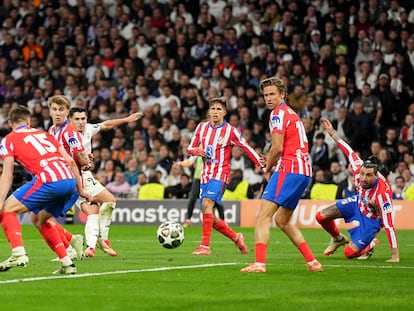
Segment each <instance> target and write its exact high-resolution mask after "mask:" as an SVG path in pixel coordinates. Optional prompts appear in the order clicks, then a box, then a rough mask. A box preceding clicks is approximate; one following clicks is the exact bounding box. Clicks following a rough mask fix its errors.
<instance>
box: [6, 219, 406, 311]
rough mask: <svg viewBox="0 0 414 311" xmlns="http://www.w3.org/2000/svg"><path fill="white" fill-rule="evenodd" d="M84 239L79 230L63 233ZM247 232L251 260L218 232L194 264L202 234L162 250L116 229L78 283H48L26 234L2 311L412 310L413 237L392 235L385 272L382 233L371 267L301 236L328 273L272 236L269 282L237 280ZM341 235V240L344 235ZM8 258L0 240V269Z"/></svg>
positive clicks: (45, 259) (42, 255)
mask: <svg viewBox="0 0 414 311" xmlns="http://www.w3.org/2000/svg"><path fill="white" fill-rule="evenodd" d="M67 228H68V229H69V230H71V231H72V232H73V233H83V226H77V225H76V226H67ZM236 229H237V230H238V231H241V232H244V233H245V236H246V243H247V244H248V246H249V250H250V251H249V254H248V255H241V254H239V252H238V249H237V248H236V247H235V246H234V244H233V243H232V242H231V241H230V240H228V239H227V238H225V237H223V236H221V235H220V234H218V233H217V232H213V236H212V243H211V248H212V254H211V256H192V255H191V252H192V251H193V250H194V249H195V248H196V247H197V246H198V244H199V242H200V237H201V228H200V227H189V228H187V229H186V230H185V241H184V244H183V245H182V246H180V247H179V248H177V249H173V250H169V249H164V248H163V247H161V246H160V245H159V244H158V242H157V240H156V228H155V227H149V226H146V227H145V226H112V228H111V232H110V235H111V240H112V244H113V247H114V248H115V249H116V250H117V251H118V253H119V256H118V257H113V258H112V257H109V256H107V255H105V254H103V253H102V252H101V251H99V250H97V252H96V255H95V258H85V259H84V260H82V261H81V262H75V263H76V266H77V269H78V274H77V275H75V276H74V277H72V276H58V277H57V276H54V275H52V271H54V270H55V269H57V268H58V263H56V262H51V261H50V259H52V258H53V257H54V254H53V253H52V252H51V251H50V250H49V249H48V248H47V246H46V244H45V242H44V241H43V240H42V238H41V237H40V234H39V233H38V232H37V231H36V229H35V228H34V227H33V226H30V225H26V226H23V238H24V241H25V247H26V250H27V253H28V255H29V258H30V262H29V265H28V266H27V267H24V268H23V267H16V268H12V269H10V270H9V271H6V272H1V273H0V297H1V309H2V310H71V311H75V310H88V311H89V310H100V311H104V310H306V311H309V310H414V231H403V230H400V231H398V232H397V233H398V238H399V244H400V258H401V262H400V263H398V264H390V263H386V262H385V260H386V259H388V258H390V255H391V252H390V249H389V246H388V242H387V239H386V236H385V233H384V232H381V234H380V235H379V239H380V240H381V245H380V247H379V248H378V249H377V251H376V252H375V254H374V255H373V256H372V257H371V259H370V260H368V261H359V260H347V259H345V258H344V256H343V252H342V250H343V248H341V249H339V250H338V251H337V253H335V254H334V255H332V256H329V257H324V256H323V255H322V252H323V250H324V248H325V247H326V245H327V243H328V241H329V236H328V235H327V234H326V233H325V232H324V231H323V230H319V229H308V230H303V233H304V235H305V238H306V239H307V240H308V242H309V244H310V246H311V248H312V249H313V251H314V253H315V255H316V256H317V258H318V259H319V261H320V262H321V263H322V264H323V266H324V271H323V272H321V273H313V272H308V271H307V270H306V267H305V265H304V262H303V259H302V257H301V256H300V254H299V252H298V251H297V250H296V249H295V247H293V245H292V244H291V243H290V241H289V240H288V239H287V238H286V237H285V236H284V235H283V233H282V232H281V231H280V230H279V229H277V228H272V229H271V230H272V232H271V241H270V246H269V250H268V265H267V272H266V273H263V274H261V273H258V274H249V273H241V272H239V271H240V269H241V268H242V267H244V266H245V265H247V264H249V263H251V262H253V261H254V250H253V244H254V237H253V228H241V229H240V228H236ZM343 232H344V233H345V231H343ZM9 255H10V248H9V244H8V243H7V241H6V240H5V238H4V235H2V239H0V260H4V259H6V258H7V257H8V256H9Z"/></svg>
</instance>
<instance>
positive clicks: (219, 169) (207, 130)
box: [187, 121, 263, 184]
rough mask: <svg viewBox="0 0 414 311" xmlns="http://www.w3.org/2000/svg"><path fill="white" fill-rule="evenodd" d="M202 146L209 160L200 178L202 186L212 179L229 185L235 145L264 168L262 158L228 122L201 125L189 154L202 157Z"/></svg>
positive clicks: (205, 160) (192, 141) (202, 123)
mask: <svg viewBox="0 0 414 311" xmlns="http://www.w3.org/2000/svg"><path fill="white" fill-rule="evenodd" d="M200 145H201V146H202V148H203V149H204V150H205V152H206V153H207V158H203V169H202V172H201V178H200V182H201V183H202V184H205V183H207V182H208V181H209V180H211V179H216V180H220V181H222V182H224V183H226V184H228V183H229V181H230V158H231V149H232V148H233V146H234V145H237V146H239V147H240V148H241V149H242V150H243V151H244V152H245V153H246V155H247V156H248V157H249V158H250V159H251V160H252V161H253V162H254V164H255V165H257V166H258V167H263V166H262V164H261V163H260V156H259V155H258V154H257V153H256V152H255V151H254V149H253V148H252V147H251V146H250V145H249V144H248V143H247V141H246V139H245V138H244V137H243V136H242V135H241V133H240V132H239V131H238V130H237V129H236V128H235V127H233V126H231V125H230V124H228V123H227V122H226V121H224V122H223V123H222V124H221V125H219V126H217V127H213V126H212V125H211V123H210V122H209V121H207V122H201V123H199V124H198V126H197V128H196V130H195V133H194V136H193V138H192V139H191V142H190V145H189V146H188V150H187V151H188V153H189V154H193V155H197V156H198V155H200V154H199V150H198V148H199V146H200Z"/></svg>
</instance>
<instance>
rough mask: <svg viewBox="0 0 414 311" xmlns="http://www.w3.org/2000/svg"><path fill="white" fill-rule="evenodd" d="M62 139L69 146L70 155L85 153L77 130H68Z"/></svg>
mask: <svg viewBox="0 0 414 311" xmlns="http://www.w3.org/2000/svg"><path fill="white" fill-rule="evenodd" d="M63 138H64V140H65V141H66V143H67V145H68V146H69V150H70V153H71V154H75V153H80V152H84V151H85V148H84V147H83V141H82V137H81V135H80V134H79V132H78V131H77V130H75V129H73V128H68V129H67V131H66V132H65V134H64V137H63Z"/></svg>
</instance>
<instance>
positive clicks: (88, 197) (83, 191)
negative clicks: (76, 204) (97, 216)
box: [79, 189, 93, 202]
mask: <svg viewBox="0 0 414 311" xmlns="http://www.w3.org/2000/svg"><path fill="white" fill-rule="evenodd" d="M79 195H80V196H81V197H82V198H85V199H86V200H87V201H88V202H92V201H93V196H92V195H90V194H88V193H87V192H85V190H83V189H81V190H80V191H79Z"/></svg>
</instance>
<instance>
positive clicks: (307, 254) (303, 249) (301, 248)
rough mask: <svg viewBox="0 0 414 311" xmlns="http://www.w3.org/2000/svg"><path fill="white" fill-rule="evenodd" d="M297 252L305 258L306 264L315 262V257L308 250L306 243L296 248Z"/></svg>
mask: <svg viewBox="0 0 414 311" xmlns="http://www.w3.org/2000/svg"><path fill="white" fill-rule="evenodd" d="M298 249H299V251H300V252H301V254H302V256H303V258H305V261H306V262H311V261H314V260H315V256H314V255H313V253H312V251H311V249H310V248H309V245H308V243H307V242H306V241H305V242H302V243H300V244H299V246H298Z"/></svg>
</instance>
